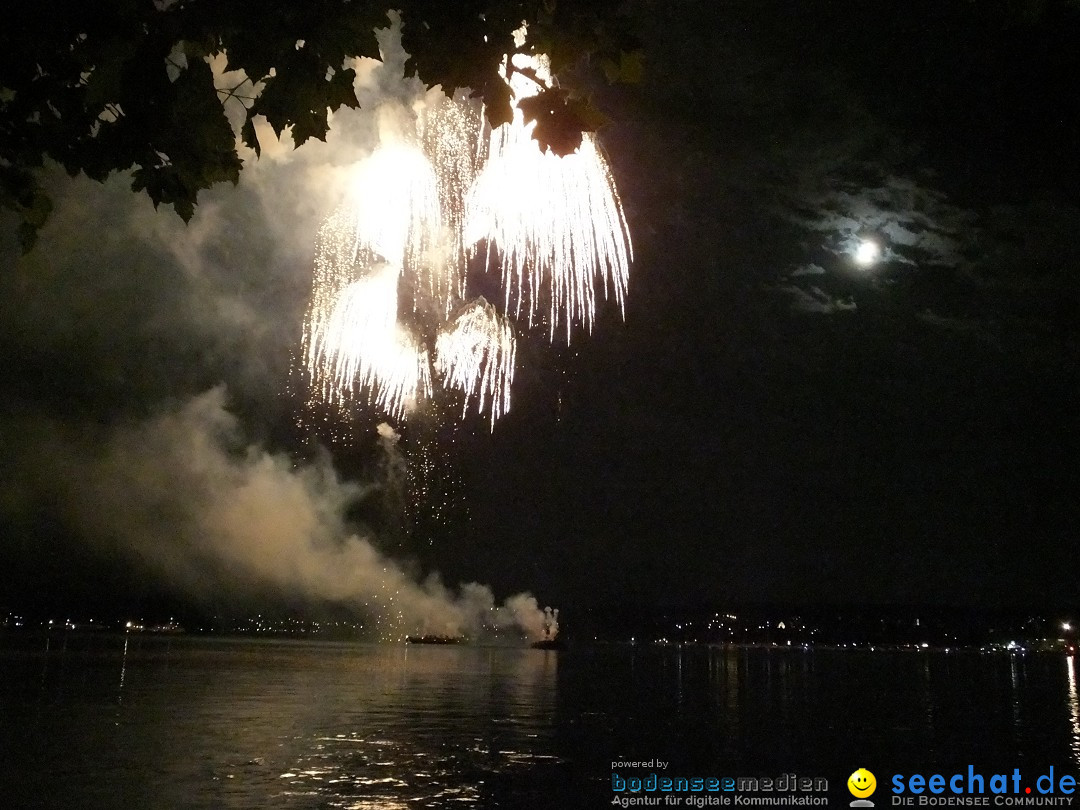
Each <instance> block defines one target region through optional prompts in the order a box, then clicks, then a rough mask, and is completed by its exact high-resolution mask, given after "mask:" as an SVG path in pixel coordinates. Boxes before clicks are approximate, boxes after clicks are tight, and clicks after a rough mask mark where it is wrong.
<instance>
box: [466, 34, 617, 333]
mask: <svg viewBox="0 0 1080 810" xmlns="http://www.w3.org/2000/svg"><path fill="white" fill-rule="evenodd" d="M514 66H515V67H516V68H517V70H515V71H514V72H512V73H511V74H510V77H509V80H508V81H509V84H510V87H511V90H512V91H513V93H514V96H515V98H517V99H521V98H528V97H529V96H533V95H536V94H537V93H538V92H539V90H540V87H541V85H549V84H550V73H549V71H548V66H547V60H546V58H544V57H542V56H541V57H537V56H527V55H525V54H516V55H515V56H514ZM526 71H527V72H526ZM531 77H535V80H534V78H531ZM538 82H539V84H538ZM534 127H535V123H529V124H526V123H525V118H524V115H523V114H522V112H521V110H519V109H516V108H515V109H514V118H513V121H511V122H510V123H509V124H504V125H502V126H501V127H498V128H497V129H495V130H493V131H491V132H490V133H489V135H488V143H487V149H488V160H487V163H486V165H485V166H484V168H483V170H482V171H481V173H480V175H479V177H477V179H476V182H475V183H474V184H473V186H472V188H471V189H470V190H469V193H468V195H467V197H466V199H465V223H466V224H465V240H466V242H467V243H468V244H470V245H472V246H473V250H474V251H475V250H476V248H477V246H478V244H479V242H480V241H481V240H487V242H488V244H489V246H490V245H494V247H495V248H496V250H497V251H498V253H499V254H500V256H501V260H500V264H501V269H502V276H503V288H504V293H505V295H506V301H505V304H506V307H507V310H509V309H510V307H511V304H512V305H513V309H514V314H515V315H520V314H521V310H522V305H523V302H524V301H525V298H526V297H528V298H529V307H528V310H529V313H528V317H529V325H530V326H531V325H532V323H533V320H534V317H535V315H536V314H537V313H538V312H540V311H542V310H543V308H544V305H545V300H546V306H547V311H548V318H549V330H550V336H551V337H552V338H553V337H554V334H555V329H556V326H557V324H558V323H559V322H560V321H562V322H563V323H564V324H565V328H566V339H567V341H568V342H569V340H570V329H571V326H572V324H573V323H574V322H578V323H581V324H583V325H584V326H585V327H586V329H587V330H588V331H592V322H593V318H594V316H595V312H596V286H597V280H598V279H599V280H600V282H601V285H600V286H601V289H602V290H603V291H607V290H608V289H609V288H610V289H611V291H612V293H613V295H614V297H615V300H616V301H617V302H618V304H619V309H620V311H621V310H622V309H623V306H624V300H625V296H626V287H627V280H628V277H629V269H630V259H631V258H632V249H631V246H630V234H629V231H628V229H627V227H626V220H625V218H624V216H623V212H622V205H621V204H620V203H619V196H618V192H617V191H616V190H615V181H614V180H613V178H612V176H611V170H610V169H609V168H608V165H607V162H606V161H605V160H604V158H603V157H602V156H601V155H600V153H599V152H598V151H597V148H596V142H595V140H594V139H593V137H592V136H591V135H589V134H588V133H585V134H584V135H583V137H582V141H581V146H580V147H579V148H578V149H577V150H576V151H575V152H574V153H572V154H570V155H567V156H565V157H558V156H556V155H555V154H553V153H551V152H541V151H540V147H539V145H538V144H537V143H536V140H535V139H534V138H533V137H532V131H533V128H534Z"/></svg>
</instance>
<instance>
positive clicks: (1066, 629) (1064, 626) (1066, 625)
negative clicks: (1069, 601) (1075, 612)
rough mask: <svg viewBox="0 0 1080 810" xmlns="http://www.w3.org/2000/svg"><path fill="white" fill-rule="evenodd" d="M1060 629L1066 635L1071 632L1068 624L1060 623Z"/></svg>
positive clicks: (1070, 626)
mask: <svg viewBox="0 0 1080 810" xmlns="http://www.w3.org/2000/svg"><path fill="white" fill-rule="evenodd" d="M1061 629H1062V630H1064V631H1065V632H1066V633H1068V632H1069V631H1070V630H1072V625H1071V624H1070V623H1069V622H1062V623H1061Z"/></svg>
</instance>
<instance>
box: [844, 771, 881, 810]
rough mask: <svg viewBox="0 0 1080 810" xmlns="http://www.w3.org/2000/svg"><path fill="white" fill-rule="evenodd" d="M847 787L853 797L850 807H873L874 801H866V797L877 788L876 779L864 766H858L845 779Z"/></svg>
mask: <svg viewBox="0 0 1080 810" xmlns="http://www.w3.org/2000/svg"><path fill="white" fill-rule="evenodd" d="M847 789H848V790H849V791H851V795H852V796H854V797H855V801H853V802H852V803H851V805H850V806H851V807H873V806H874V803H873V802H872V801H868V797H869V796H871V795H873V793H874V791H875V790H877V779H875V778H874V775H873V774H872V773H870V771H868V770H866V768H859V770H857V771H855V773H853V774H852V775H851V776H849V777H848V780H847Z"/></svg>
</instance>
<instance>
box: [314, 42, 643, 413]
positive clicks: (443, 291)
mask: <svg viewBox="0 0 1080 810" xmlns="http://www.w3.org/2000/svg"><path fill="white" fill-rule="evenodd" d="M520 34H521V36H522V37H524V32H520ZM523 41H524V40H523V39H522V43H523ZM520 44H521V43H519V46H520ZM513 60H514V61H513V67H514V69H512V70H507V69H504V71H503V77H504V79H505V80H506V82H507V84H508V85H509V86H510V89H511V92H512V95H513V100H514V111H513V120H512V121H511V122H510V123H509V124H504V125H503V126H500V127H498V128H496V129H494V130H490V128H486V127H484V126H483V125H482V119H481V115H480V112H479V110H478V109H477V108H476V107H475V106H474V105H471V104H468V103H459V102H455V101H453V100H451V99H445V98H444V99H442V100H440V101H437V102H429V103H427V104H426V105H425V107H424V108H423V109H422V110H421V111H420V112H419V114H418V116H417V120H416V126H415V130H414V131H413V132H412V133H411V134H410V133H403V132H401V131H400V130H398V131H395V133H394V135H393V137H392V138H390V139H388V141H387V142H386V143H383V144H382V145H380V146H379V147H378V148H377V149H376V150H375V151H374V152H373V153H372V154H371V155H370V157H368V158H367V159H366V160H364V161H363V162H361V163H360V164H359V165H358V167H357V169H356V171H355V177H354V178H353V183H352V188H351V193H350V194H349V196H348V199H347V200H346V202H345V204H344V205H343V206H342V207H341V208H339V209H338V210H337V211H335V212H334V213H333V214H332V215H331V216H330V217H329V218H328V219H327V220H326V222H325V223H324V224H323V226H322V228H321V229H320V231H319V235H318V242H317V245H316V256H315V274H314V281H313V290H312V299H311V305H310V307H309V310H308V315H307V319H306V322H305V345H304V358H305V365H306V369H307V373H308V377H309V379H310V381H311V386H312V395H313V397H314V398H315V399H316V400H317V401H321V402H327V403H330V404H332V405H336V406H339V407H340V408H341V409H342V410H344V409H346V408H347V406H348V405H349V404H350V403H351V402H353V401H358V400H359V399H360V398H361V397H366V399H367V401H368V402H369V403H371V404H373V405H375V406H376V407H378V408H379V409H380V410H382V411H383V412H384V413H386V414H388V415H390V416H392V417H396V418H404V417H405V416H406V414H407V413H408V412H409V411H410V410H411V409H412V408H413V407H414V406H415V405H416V404H417V403H418V402H419V401H420V400H423V399H425V398H429V397H431V396H432V394H433V390H434V389H433V382H434V383H438V384H439V385H440V386H441V387H443V388H446V389H454V390H458V391H460V392H461V393H462V394H463V395H464V405H463V409H462V416H463V417H464V416H465V415H466V414H467V413H468V412H469V411H470V410H471V409H473V408H475V410H476V411H477V412H479V413H483V412H485V411H488V413H489V415H490V419H491V424H492V429H494V423H495V421H496V420H498V419H499V418H500V417H502V416H503V415H504V414H505V413H506V412H507V411H508V410H509V408H510V388H511V384H512V382H513V377H514V363H515V359H516V340H515V337H514V327H513V325H512V324H511V322H510V321H509V320H508V316H509V315H510V314H513V315H514V316H517V317H520V316H521V315H522V314H523V310H525V311H526V313H527V319H528V323H529V325H530V326H532V325H533V324H534V323H535V322H536V321H537V320H538V319H540V320H542V319H544V318H546V319H547V322H548V327H549V338H550V339H552V340H554V337H555V330H556V329H557V328H560V326H561V327H564V328H565V333H566V339H567V342H569V341H570V338H571V334H572V330H573V327H574V326H575V325H582V326H584V327H585V328H586V330H587V331H589V332H591V331H592V326H593V322H594V320H595V317H596V315H595V313H596V305H597V298H598V297H611V298H614V300H615V301H616V303H617V304H618V306H619V309H620V311H623V312H625V300H626V291H627V284H628V277H629V265H630V260H631V259H632V258H633V254H632V247H631V243H630V234H629V230H628V228H627V224H626V219H625V217H624V215H623V210H622V205H621V203H620V202H619V196H618V192H617V191H616V188H615V182H614V179H613V177H612V174H611V170H610V168H609V167H608V164H607V161H606V160H605V159H604V158H603V156H602V155H601V154H600V151H599V149H598V147H597V143H596V141H595V140H594V139H593V137H592V136H591V135H589V134H588V133H586V134H585V135H584V136H583V138H582V142H581V145H580V147H579V148H578V149H577V150H576V151H575V152H574V153H572V154H570V155H567V156H564V157H558V156H556V155H554V154H553V153H551V152H541V150H540V147H539V146H538V145H537V142H536V141H535V139H534V138H533V137H532V134H533V128H534V126H535V125H534V124H532V123H529V124H526V123H525V120H524V116H523V114H522V112H521V111H520V110H519V109H517V107H516V103H517V102H518V101H520V100H521V99H524V98H528V97H530V96H533V95H535V94H536V93H538V92H539V91H540V90H541V89H542V88H543V87H545V86H547V87H550V86H551V83H552V79H551V74H550V70H549V69H548V61H547V58H546V57H543V56H529V55H526V54H515V55H514V57H513ZM481 251H484V252H485V253H486V255H487V256H488V257H490V255H491V254H492V253H494V254H495V255H496V256H497V257H498V262H499V264H500V266H501V274H502V279H501V280H502V285H503V294H504V300H503V302H502V304H503V313H502V314H500V313H499V312H498V311H496V309H495V307H493V306H492V305H491V304H490V303H488V301H487V300H485V299H484V298H478V299H476V300H474V301H472V302H470V303H463V302H465V300H466V293H467V290H466V269H467V265H468V261H469V259H470V258H472V257H474V256H477V255H480V254H481ZM399 299H400V300H399ZM403 310H404V311H403ZM455 310H456V311H457V314H455V315H452V313H454V312H455ZM432 371H434V376H433V374H432Z"/></svg>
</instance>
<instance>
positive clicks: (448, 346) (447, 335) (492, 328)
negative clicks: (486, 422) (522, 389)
mask: <svg viewBox="0 0 1080 810" xmlns="http://www.w3.org/2000/svg"><path fill="white" fill-rule="evenodd" d="M516 354H517V341H516V340H515V339H514V328H513V326H511V325H510V323H509V321H507V320H506V318H504V317H502V316H501V315H499V313H497V312H496V311H495V308H494V307H493V306H492V305H491V304H489V303H488V302H487V301H486V300H484V298H483V297H481V298H478V299H476V300H475V301H473V302H471V303H470V304H468V305H466V307H465V308H464V309H463V310H462V311H461V312H460V313H458V315H457V316H456V317H455V318H454V319H453V321H451V323H450V324H448V326H447V327H446V328H445V329H444V330H443V331H442V332H440V333H439V337H438V339H437V341H436V343H435V358H436V360H435V369H436V371H437V372H438V373H439V374H440V375H441V376H442V377H443V382H444V383H445V385H446V386H447V387H449V388H457V389H459V390H461V391H462V392H463V393H464V394H465V404H464V407H463V415H464V413H467V412H468V407H469V403H470V401H473V400H475V401H476V403H477V406H476V408H477V410H478V411H480V412H483V410H484V407H485V403H486V402H490V403H491V427H492V430H494V429H495V421H496V420H497V419H498V418H499V417H500V416H502V415H503V414H504V413H506V411H508V410H509V408H510V386H511V384H512V383H513V381H514V360H515V357H516Z"/></svg>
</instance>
